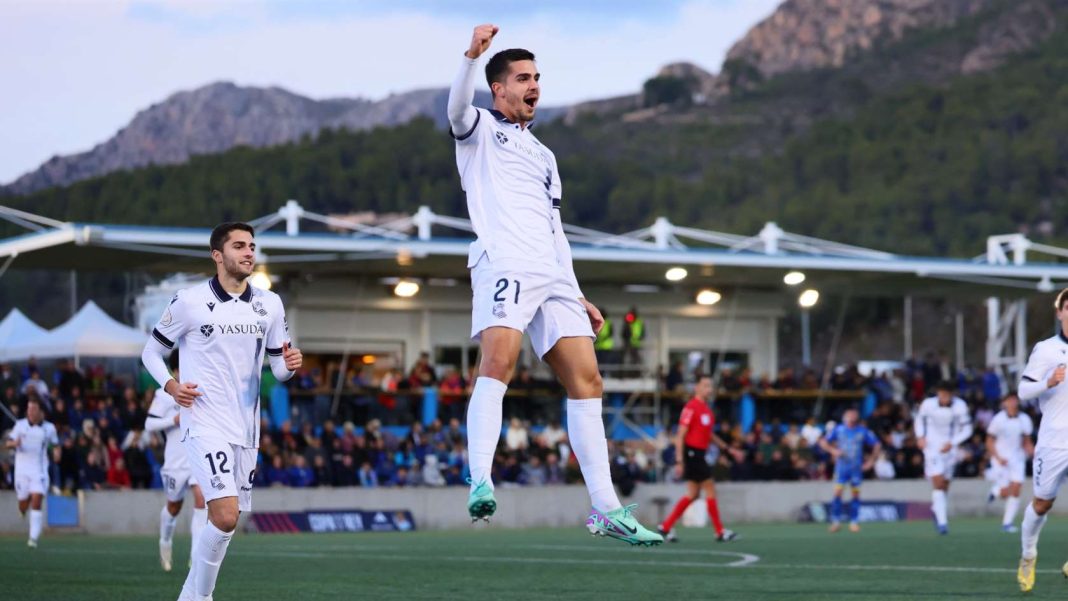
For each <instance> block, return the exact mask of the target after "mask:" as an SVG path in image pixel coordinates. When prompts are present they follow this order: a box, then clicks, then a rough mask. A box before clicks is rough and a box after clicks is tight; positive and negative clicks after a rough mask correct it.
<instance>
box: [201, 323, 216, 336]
mask: <svg viewBox="0 0 1068 601" xmlns="http://www.w3.org/2000/svg"><path fill="white" fill-rule="evenodd" d="M214 331H215V328H214V327H213V326H212V325H211V324H206V325H202V326H200V333H201V334H203V335H204V337H205V338H207V337H208V336H211V333H212V332H214Z"/></svg>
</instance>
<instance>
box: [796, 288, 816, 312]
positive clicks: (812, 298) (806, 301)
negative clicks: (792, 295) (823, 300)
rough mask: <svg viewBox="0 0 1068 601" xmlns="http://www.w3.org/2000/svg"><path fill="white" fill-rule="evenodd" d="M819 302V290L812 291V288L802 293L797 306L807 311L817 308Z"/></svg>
mask: <svg viewBox="0 0 1068 601" xmlns="http://www.w3.org/2000/svg"><path fill="white" fill-rule="evenodd" d="M818 302H820V293H819V291H818V290H812V289H811V288H809V289H808V290H805V291H804V292H802V293H801V296H799V297H797V304H799V305H801V307H802V308H805V309H811V308H812V307H815V306H816V303H818Z"/></svg>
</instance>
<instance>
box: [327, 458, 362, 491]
mask: <svg viewBox="0 0 1068 601" xmlns="http://www.w3.org/2000/svg"><path fill="white" fill-rule="evenodd" d="M336 465H337V467H335V468H334V470H333V472H334V480H333V482H334V486H356V484H357V483H358V481H357V480H356V464H355V463H353V461H352V455H343V456H342V457H341V461H340V462H339V463H338V464H336Z"/></svg>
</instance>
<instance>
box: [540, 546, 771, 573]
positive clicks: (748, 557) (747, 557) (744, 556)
mask: <svg viewBox="0 0 1068 601" xmlns="http://www.w3.org/2000/svg"><path fill="white" fill-rule="evenodd" d="M519 548H521V549H541V550H545V551H580V552H589V553H605V552H616V553H634V552H635V551H640V550H638V549H628V548H626V547H621V546H618V545H615V546H610V547H591V546H588V545H583V546H578V545H520V546H519ZM651 553H654V554H656V555H710V556H714V557H736V558H738V559H737V560H736V561H732V562H729V563H726V564H723V565H725V566H727V567H731V568H743V567H746V566H750V565H753V564H755V563H758V562H759V561H760V556H759V555H753V554H751V553H740V552H737V551H713V550H711V549H657V550H655V551H651Z"/></svg>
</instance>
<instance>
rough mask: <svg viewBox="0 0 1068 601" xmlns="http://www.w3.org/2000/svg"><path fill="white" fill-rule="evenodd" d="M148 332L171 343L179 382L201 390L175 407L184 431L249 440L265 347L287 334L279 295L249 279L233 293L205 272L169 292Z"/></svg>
mask: <svg viewBox="0 0 1068 601" xmlns="http://www.w3.org/2000/svg"><path fill="white" fill-rule="evenodd" d="M152 336H153V337H154V338H155V339H156V341H157V342H159V343H160V344H162V345H163V346H165V347H167V348H173V347H174V345H175V344H178V353H179V361H180V364H181V366H182V369H181V375H182V382H192V383H194V384H196V385H197V391H199V392H200V393H201V396H199V397H197V398H196V401H194V404H193V407H192V408H191V409H190V410H186V411H183V412H182V417H181V427H182V431H183V433H185V435H186V436H189V437H201V436H209V437H214V438H220V439H221V440H223V441H225V442H229V443H230V444H235V445H240V446H243V447H248V448H256V447H257V446H258V445H259V437H260V432H259V428H260V419H259V415H260V374H261V371H262V368H263V357H264V352H265V351H266V353H267V354H269V355H275V356H281V354H282V345H283V344H284V343H288V342H289V327H288V325H287V324H286V320H285V310H284V308H283V307H282V299H280V298H279V297H278V295H277V294H275V293H273V292H270V291H268V290H260V289H259V288H254V287H253V286H252V285H248V286H247V287H246V288H245V291H244V292H243V293H242V294H241V295H240V296H238V297H233V296H231V295H230V293H229V292H227V291H226V290H225V289H224V288H223V287H222V284H220V283H219V280H218V278H217V277H212V278H211V279H210V280H208V281H206V282H204V283H203V284H200V285H198V286H193V287H192V288H186V289H185V290H182V291H180V292H179V293H178V294H176V295H175V296H174V299H173V300H171V304H170V305H169V306H168V307H167V309H166V310H165V311H164V313H163V316H162V317H161V318H160V320H159V323H158V324H156V327H155V329H154V330H152Z"/></svg>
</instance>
